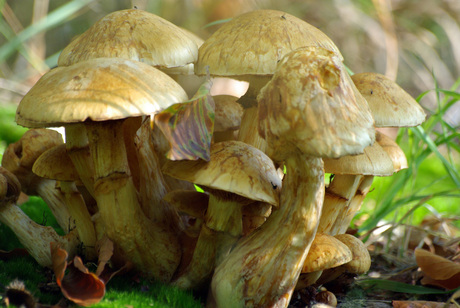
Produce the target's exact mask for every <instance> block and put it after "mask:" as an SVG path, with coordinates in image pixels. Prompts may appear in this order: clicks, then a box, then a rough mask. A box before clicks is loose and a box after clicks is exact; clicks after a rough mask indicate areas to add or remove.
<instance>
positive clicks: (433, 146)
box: [410, 126, 460, 188]
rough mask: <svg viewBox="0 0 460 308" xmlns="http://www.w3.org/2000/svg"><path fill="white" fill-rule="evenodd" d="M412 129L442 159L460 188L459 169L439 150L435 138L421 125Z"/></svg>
mask: <svg viewBox="0 0 460 308" xmlns="http://www.w3.org/2000/svg"><path fill="white" fill-rule="evenodd" d="M410 130H411V131H412V132H413V133H414V134H415V135H416V136H417V137H418V138H420V139H421V140H423V141H424V142H425V144H426V145H427V146H428V148H429V149H430V150H431V151H432V152H433V153H434V154H435V155H436V156H437V157H438V158H439V160H441V162H442V164H443V165H444V168H445V169H446V171H447V173H448V174H449V176H450V177H451V179H452V181H453V182H454V183H455V185H456V186H457V187H458V188H460V175H459V174H458V172H457V170H456V169H455V168H454V167H453V166H452V165H451V163H450V162H448V161H447V159H446V158H445V157H444V156H443V155H442V154H441V153H440V152H439V150H438V148H437V146H436V144H435V143H434V142H433V140H432V139H431V138H430V136H428V135H427V134H426V133H425V131H424V129H423V128H422V127H421V126H417V127H411V128H410Z"/></svg>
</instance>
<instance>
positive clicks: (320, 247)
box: [301, 233, 352, 273]
mask: <svg viewBox="0 0 460 308" xmlns="http://www.w3.org/2000/svg"><path fill="white" fill-rule="evenodd" d="M351 260H352V253H351V251H350V249H349V248H348V246H347V245H345V244H344V243H342V242H341V241H340V240H338V239H336V238H335V237H333V236H331V235H327V234H322V233H317V234H316V236H315V239H314V240H313V242H312V244H311V247H310V250H309V251H308V255H307V258H306V259H305V262H304V264H303V267H302V271H301V272H302V273H311V272H315V271H322V270H325V269H328V268H333V267H337V266H340V265H342V264H345V263H348V262H350V261H351Z"/></svg>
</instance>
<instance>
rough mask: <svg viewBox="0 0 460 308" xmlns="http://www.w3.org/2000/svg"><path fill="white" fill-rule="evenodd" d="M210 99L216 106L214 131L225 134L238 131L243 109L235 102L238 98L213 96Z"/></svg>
mask: <svg viewBox="0 0 460 308" xmlns="http://www.w3.org/2000/svg"><path fill="white" fill-rule="evenodd" d="M212 99H213V100H214V104H215V105H216V108H215V111H214V131H215V132H225V131H230V130H237V129H239V128H240V124H241V118H242V116H243V107H241V105H240V104H239V103H237V102H236V101H237V100H238V97H236V96H231V95H215V96H213V97H212Z"/></svg>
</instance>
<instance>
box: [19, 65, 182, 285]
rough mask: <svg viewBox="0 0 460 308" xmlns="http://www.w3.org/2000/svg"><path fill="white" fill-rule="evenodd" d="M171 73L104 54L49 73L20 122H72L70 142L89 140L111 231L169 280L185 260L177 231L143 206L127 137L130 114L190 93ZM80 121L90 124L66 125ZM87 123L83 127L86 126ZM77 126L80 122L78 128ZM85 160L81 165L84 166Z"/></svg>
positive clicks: (24, 104)
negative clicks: (125, 129)
mask: <svg viewBox="0 0 460 308" xmlns="http://www.w3.org/2000/svg"><path fill="white" fill-rule="evenodd" d="M186 99H187V98H186V94H185V92H184V91H183V89H182V88H181V87H180V86H179V85H178V84H177V83H175V82H174V81H173V80H172V79H171V78H170V77H168V76H167V75H166V74H164V73H162V72H160V71H158V70H157V69H155V68H153V67H151V66H149V65H147V64H144V63H141V62H137V61H131V60H124V59H117V58H97V59H91V60H87V61H83V62H78V63H76V64H74V65H72V66H69V67H58V68H55V69H53V70H51V71H50V72H48V73H46V74H45V75H44V76H43V77H42V78H40V80H39V81H38V82H37V83H36V84H35V85H34V86H33V87H32V89H31V90H30V91H29V92H28V93H27V94H26V95H25V96H24V98H23V99H22V101H21V102H20V104H19V106H18V109H17V112H16V121H17V123H18V124H20V125H23V126H29V127H43V126H65V127H66V133H67V140H68V142H71V143H72V142H73V141H74V140H78V141H77V142H73V143H74V144H75V143H79V141H85V140H86V141H87V142H88V145H89V150H90V151H89V152H90V154H91V159H92V164H93V166H94V173H93V174H92V175H91V176H88V174H87V170H86V169H79V166H77V165H75V167H76V168H77V170H78V172H79V175H80V178H82V180H83V178H84V177H92V178H93V179H94V180H93V181H94V187H93V188H92V189H93V193H94V197H95V199H96V201H97V206H98V208H99V213H100V215H101V219H102V221H103V223H104V226H105V229H106V232H107V235H108V237H109V238H110V239H112V240H113V241H114V242H115V243H116V244H118V245H119V246H120V248H121V249H122V251H123V252H124V253H125V255H126V257H127V258H128V259H130V261H132V262H133V263H134V264H135V266H136V267H137V268H139V269H142V270H143V271H144V272H146V273H148V274H149V275H152V276H153V277H155V278H157V279H159V280H161V281H169V280H170V279H171V277H172V275H173V273H174V271H175V269H176V267H177V265H178V263H179V261H180V247H179V243H178V240H177V237H176V234H175V233H174V232H173V230H167V229H165V228H164V227H163V226H160V225H159V224H155V223H152V222H151V221H150V220H149V219H148V218H147V217H146V216H145V214H144V213H143V211H142V209H141V207H140V205H139V200H138V196H137V191H136V189H135V186H134V184H133V181H132V177H131V174H130V170H129V166H128V160H127V155H126V151H125V147H124V146H120V142H123V141H122V140H123V130H122V124H123V119H124V118H127V117H137V116H141V115H149V114H154V113H156V112H158V111H160V110H162V109H165V108H167V107H168V106H170V105H171V104H174V103H177V102H181V101H184V100H186ZM73 124H77V125H82V126H83V127H84V128H85V130H79V129H70V130H69V129H67V128H70V127H72V125H73ZM82 126H80V127H82ZM74 128H75V127H74ZM80 167H81V166H80Z"/></svg>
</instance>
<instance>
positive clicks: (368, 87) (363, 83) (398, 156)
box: [320, 73, 426, 235]
mask: <svg viewBox="0 0 460 308" xmlns="http://www.w3.org/2000/svg"><path fill="white" fill-rule="evenodd" d="M351 78H352V80H353V82H354V83H355V85H356V88H357V89H358V90H359V92H360V93H361V94H362V95H363V97H365V99H366V101H367V102H368V104H369V107H370V109H371V112H372V116H373V118H374V120H375V126H376V127H407V126H417V125H420V124H421V123H422V122H423V121H424V120H425V117H426V115H425V112H424V111H423V109H422V108H421V107H420V105H419V104H418V103H417V102H416V101H415V100H414V99H413V98H412V97H411V96H410V95H409V94H408V93H407V92H405V91H404V90H403V89H402V88H401V87H399V86H398V85H397V84H396V83H395V82H393V81H391V80H390V79H388V78H386V77H385V76H383V75H380V74H376V73H360V74H355V75H353V76H351ZM377 141H378V143H380V142H386V143H387V145H386V147H387V148H388V146H389V144H388V143H390V144H391V147H393V149H395V151H394V152H393V154H392V156H391V157H390V158H391V159H392V160H393V164H395V165H394V166H393V167H394V168H392V170H391V171H390V170H387V171H385V172H383V173H382V171H383V170H380V171H378V172H377V173H376V172H369V173H363V170H359V169H363V168H365V167H364V165H365V163H364V162H365V161H364V160H362V159H363V158H364V156H362V155H361V156H358V157H354V158H342V159H339V160H338V161H337V162H336V163H335V164H334V166H335V167H332V166H331V169H330V170H329V172H333V173H336V172H335V171H336V170H338V169H336V168H339V169H342V167H346V166H350V167H351V165H350V160H354V161H356V162H361V164H362V165H361V166H360V165H359V164H357V165H355V166H356V167H358V168H357V169H356V170H355V171H354V172H355V173H353V172H346V171H344V170H342V171H341V172H337V173H341V174H344V175H341V174H336V175H335V176H334V179H333V181H332V183H331V185H330V188H331V189H330V191H331V192H332V189H334V191H333V192H332V194H334V195H335V196H341V197H342V199H341V200H340V201H339V203H340V204H345V205H342V206H341V209H340V210H339V211H341V214H339V215H338V216H337V218H336V219H335V220H336V222H335V223H334V222H333V221H334V218H333V216H330V215H331V213H334V214H335V215H337V214H338V211H337V209H336V207H337V206H336V204H334V203H333V202H329V200H328V202H325V208H324V211H323V217H322V221H323V222H322V223H321V224H320V225H321V226H320V229H321V231H322V232H328V233H330V234H332V235H334V234H338V233H344V232H345V230H346V228H347V227H348V224H349V223H350V222H351V219H352V218H353V216H354V214H355V213H356V212H357V211H358V210H359V208H360V206H361V202H362V200H363V199H364V197H365V196H366V194H367V192H368V191H369V189H370V186H371V184H372V181H373V176H372V175H379V176H389V175H392V174H393V173H394V172H398V171H399V170H401V169H402V168H407V161H406V158H405V156H404V153H403V152H402V150H401V149H399V146H398V145H397V144H396V143H394V142H392V141H391V140H389V139H388V138H387V137H386V136H384V135H383V134H380V135H378V136H377ZM397 149H399V150H397ZM382 150H384V149H382ZM381 152H383V151H381ZM367 159H369V158H367ZM383 159H386V160H388V155H384V157H381V158H380V159H372V160H371V161H370V162H367V163H370V164H371V165H372V166H373V167H374V166H375V169H376V170H375V171H377V165H376V164H377V163H379V162H380V163H382V162H383V161H382V160H383ZM328 163H332V161H329V162H328ZM386 164H387V165H388V166H391V165H390V164H389V163H388V162H387V163H386ZM339 166H340V167H339ZM388 171H390V173H388ZM352 174H356V176H353V175H352ZM365 174H367V175H368V176H364V175H365ZM334 182H337V184H334ZM355 195H356V197H355ZM352 199H354V201H353V205H351V203H352V201H351V200H352ZM359 200H361V201H359ZM344 217H347V218H344ZM324 228H325V229H324ZM332 229H334V230H333V231H331V230H332Z"/></svg>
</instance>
